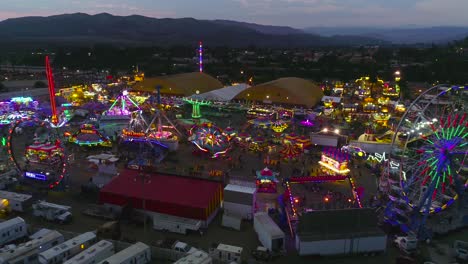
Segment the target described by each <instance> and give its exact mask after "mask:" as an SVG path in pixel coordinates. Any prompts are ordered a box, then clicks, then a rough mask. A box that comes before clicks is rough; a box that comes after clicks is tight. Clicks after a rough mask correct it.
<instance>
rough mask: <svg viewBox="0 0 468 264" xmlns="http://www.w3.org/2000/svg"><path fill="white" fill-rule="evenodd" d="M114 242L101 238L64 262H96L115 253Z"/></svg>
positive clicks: (70, 263) (89, 263) (78, 263)
mask: <svg viewBox="0 0 468 264" xmlns="http://www.w3.org/2000/svg"><path fill="white" fill-rule="evenodd" d="M114 253H115V251H114V244H112V242H109V241H107V240H101V241H99V242H97V243H96V244H94V245H92V246H91V247H89V248H88V249H86V250H84V251H83V252H81V253H79V254H78V255H76V256H74V257H73V258H71V259H69V260H67V261H65V262H64V264H95V263H98V262H100V261H102V260H104V259H106V258H108V257H110V256H112V255H114Z"/></svg>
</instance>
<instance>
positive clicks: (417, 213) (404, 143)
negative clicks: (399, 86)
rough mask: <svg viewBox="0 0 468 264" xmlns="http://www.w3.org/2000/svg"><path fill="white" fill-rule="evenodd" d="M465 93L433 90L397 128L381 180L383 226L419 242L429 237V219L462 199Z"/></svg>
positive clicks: (467, 177) (466, 178)
mask: <svg viewBox="0 0 468 264" xmlns="http://www.w3.org/2000/svg"><path fill="white" fill-rule="evenodd" d="M466 91H467V87H458V86H452V87H444V86H435V87H433V88H431V89H429V90H427V91H426V92H424V93H422V94H421V95H420V96H418V98H416V100H415V101H414V102H413V103H412V104H411V106H410V107H409V108H408V110H407V111H406V112H405V114H404V115H403V117H402V119H401V121H400V123H399V125H398V127H397V129H396V133H395V134H394V136H393V140H392V144H393V145H392V153H390V157H389V158H388V162H387V166H386V168H385V170H384V173H383V175H382V177H381V182H380V185H381V186H380V187H381V189H382V190H386V191H387V193H386V194H387V196H388V198H389V202H388V204H387V206H386V210H385V219H386V221H387V222H389V223H391V224H393V225H398V226H400V227H401V229H402V230H403V231H405V232H408V233H410V232H411V233H414V234H415V235H417V236H418V237H419V238H420V239H423V240H425V239H428V238H430V237H431V232H430V230H429V229H428V228H427V227H426V220H427V218H428V216H429V215H431V214H435V213H439V212H441V211H443V210H444V209H447V208H449V207H450V206H451V205H453V204H454V203H455V202H456V201H457V200H462V199H459V198H460V197H462V196H463V194H464V192H465V189H466V188H467V186H468V174H467V173H466V172H463V170H462V168H463V166H466V165H465V164H466V162H467V156H468V139H467V137H468V132H467V131H466V130H467V127H468V120H467V112H468V108H467V107H468V98H467V95H466ZM460 202H461V201H460ZM457 208H462V207H454V208H453V210H455V211H457V210H460V209H457Z"/></svg>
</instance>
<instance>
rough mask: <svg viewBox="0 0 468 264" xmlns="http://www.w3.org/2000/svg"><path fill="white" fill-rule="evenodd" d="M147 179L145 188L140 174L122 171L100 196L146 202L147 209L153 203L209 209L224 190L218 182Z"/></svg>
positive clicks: (151, 176)
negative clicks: (214, 198)
mask: <svg viewBox="0 0 468 264" xmlns="http://www.w3.org/2000/svg"><path fill="white" fill-rule="evenodd" d="M145 175H147V174H146V173H145ZM148 175H149V177H148V178H147V179H145V183H144V184H142V179H141V176H139V171H137V170H129V169H126V170H123V171H122V172H121V173H120V175H119V176H117V177H115V178H114V179H112V181H111V182H109V183H108V184H107V185H105V186H104V187H103V188H102V189H101V194H102V193H104V194H114V195H118V196H125V197H128V198H132V199H143V200H145V201H148V204H147V206H148V207H150V203H149V202H150V201H156V202H158V203H160V204H164V205H165V206H169V205H171V206H189V207H191V208H206V207H207V206H209V203H210V202H211V201H212V200H213V195H214V194H215V193H216V192H217V191H218V190H219V189H220V188H221V184H220V183H219V182H215V181H208V180H201V179H195V178H189V177H182V176H176V175H164V174H155V173H153V174H148ZM147 209H148V210H150V209H151V208H147Z"/></svg>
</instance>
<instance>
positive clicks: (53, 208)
mask: <svg viewBox="0 0 468 264" xmlns="http://www.w3.org/2000/svg"><path fill="white" fill-rule="evenodd" d="M70 209H71V207H70V206H66V205H60V204H53V203H48V202H45V201H38V202H37V203H35V204H33V215H34V216H39V217H43V218H45V219H47V220H49V221H57V222H59V223H65V222H68V221H70V220H71V217H72V214H71V213H70Z"/></svg>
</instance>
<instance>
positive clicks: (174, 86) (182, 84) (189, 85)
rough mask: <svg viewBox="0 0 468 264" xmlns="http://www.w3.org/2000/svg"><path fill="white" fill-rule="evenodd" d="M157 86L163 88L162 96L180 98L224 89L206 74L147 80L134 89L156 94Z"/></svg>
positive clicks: (188, 74)
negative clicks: (177, 96) (176, 96)
mask: <svg viewBox="0 0 468 264" xmlns="http://www.w3.org/2000/svg"><path fill="white" fill-rule="evenodd" d="M157 86H161V94H172V95H179V96H190V95H193V94H196V93H197V91H198V92H199V93H200V94H202V93H206V92H209V91H212V90H216V89H220V88H223V84H222V83H221V82H220V81H218V80H217V79H216V78H214V77H212V76H210V75H208V74H206V73H202V72H190V73H181V74H174V75H165V76H159V77H153V78H146V79H145V80H144V81H142V82H139V83H136V84H135V85H134V86H133V89H134V90H136V91H143V92H156V87H157Z"/></svg>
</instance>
